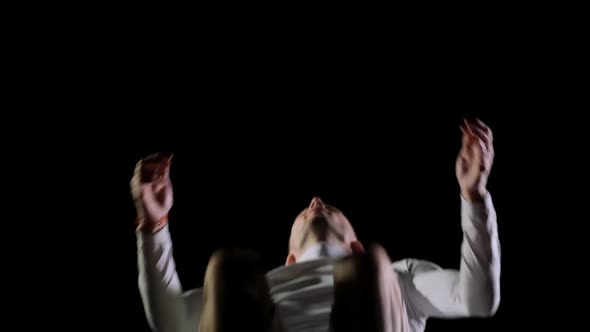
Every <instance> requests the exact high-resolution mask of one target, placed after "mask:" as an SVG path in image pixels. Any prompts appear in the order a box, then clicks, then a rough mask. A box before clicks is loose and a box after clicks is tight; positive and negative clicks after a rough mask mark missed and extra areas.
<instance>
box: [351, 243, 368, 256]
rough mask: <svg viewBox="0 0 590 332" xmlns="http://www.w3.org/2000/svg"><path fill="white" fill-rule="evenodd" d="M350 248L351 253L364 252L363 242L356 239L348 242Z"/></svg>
mask: <svg viewBox="0 0 590 332" xmlns="http://www.w3.org/2000/svg"><path fill="white" fill-rule="evenodd" d="M350 250H352V253H353V254H362V253H364V252H365V248H364V247H363V244H362V243H360V242H359V241H357V240H354V241H352V242H350Z"/></svg>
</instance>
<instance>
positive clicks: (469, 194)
mask: <svg viewBox="0 0 590 332" xmlns="http://www.w3.org/2000/svg"><path fill="white" fill-rule="evenodd" d="M486 195H487V190H486V189H485V188H480V189H476V190H461V196H463V198H465V200H466V201H467V202H469V203H478V202H483V201H484V200H485V197H486Z"/></svg>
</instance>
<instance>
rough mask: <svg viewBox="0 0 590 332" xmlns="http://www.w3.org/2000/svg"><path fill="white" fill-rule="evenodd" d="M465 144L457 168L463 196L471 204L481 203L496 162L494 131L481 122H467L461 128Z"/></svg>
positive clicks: (458, 158) (460, 152)
mask: <svg viewBox="0 0 590 332" xmlns="http://www.w3.org/2000/svg"><path fill="white" fill-rule="evenodd" d="M460 127H461V131H462V132H463V143H462V146H461V150H460V151H459V155H458V156H457V163H456V167H455V171H456V175H457V180H458V181H459V187H461V195H463V197H464V198H465V199H466V200H467V201H470V202H476V201H481V200H482V199H483V197H485V195H486V193H487V189H486V186H487V182H488V177H489V175H490V171H491V169H492V164H493V162H494V146H493V144H492V143H493V134H492V130H491V129H490V128H489V127H488V126H487V125H485V124H484V123H483V122H481V121H480V120H475V121H468V120H465V125H463V126H460Z"/></svg>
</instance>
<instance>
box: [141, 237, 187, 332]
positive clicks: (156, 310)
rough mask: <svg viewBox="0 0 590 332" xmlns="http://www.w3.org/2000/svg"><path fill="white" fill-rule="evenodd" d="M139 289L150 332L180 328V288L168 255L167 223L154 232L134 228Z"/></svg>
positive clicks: (169, 246)
mask: <svg viewBox="0 0 590 332" xmlns="http://www.w3.org/2000/svg"><path fill="white" fill-rule="evenodd" d="M137 250H138V270H139V278H138V279H139V280H138V285H139V291H140V294H141V297H142V301H143V304H144V309H145V313H146V318H147V320H148V322H149V323H150V326H151V327H152V329H153V330H154V331H180V330H181V329H180V324H181V323H182V321H183V320H184V318H183V316H182V315H183V314H184V308H183V304H182V293H183V291H182V287H181V284H180V280H179V278H178V275H177V273H176V266H175V262H174V258H173V255H172V242H171V240H170V234H169V230H168V226H165V227H163V228H162V229H160V230H159V231H158V232H156V233H152V232H148V231H146V230H141V229H138V230H137Z"/></svg>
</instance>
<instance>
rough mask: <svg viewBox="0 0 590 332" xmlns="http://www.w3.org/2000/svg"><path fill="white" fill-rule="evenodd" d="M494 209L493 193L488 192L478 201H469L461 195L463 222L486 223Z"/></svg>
mask: <svg viewBox="0 0 590 332" xmlns="http://www.w3.org/2000/svg"><path fill="white" fill-rule="evenodd" d="M492 209H493V203H492V195H491V194H490V193H489V192H486V194H485V196H484V197H483V199H482V200H481V201H476V202H469V201H468V200H467V199H465V197H463V195H461V214H462V216H463V218H462V220H463V223H472V224H473V223H475V224H482V223H483V224H485V223H486V222H487V219H488V216H489V214H490V212H491V210H492Z"/></svg>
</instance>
